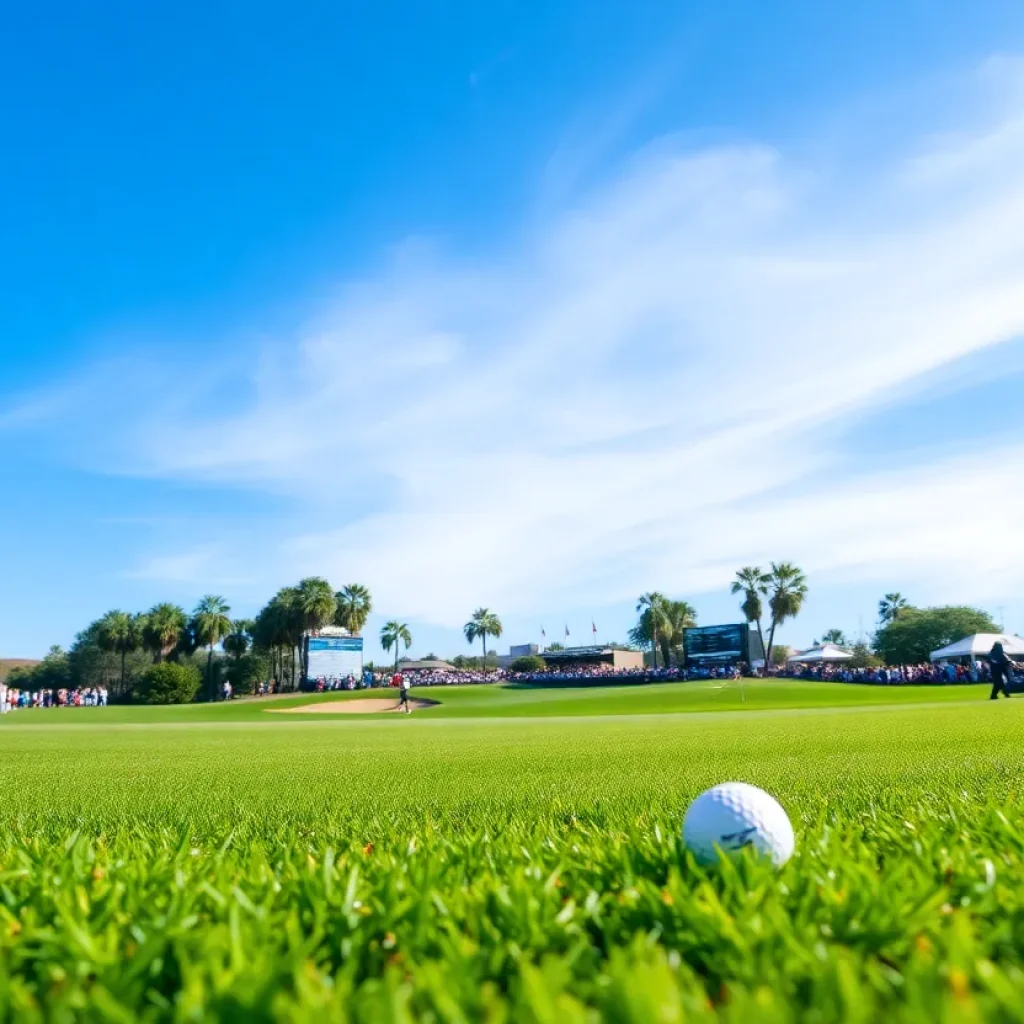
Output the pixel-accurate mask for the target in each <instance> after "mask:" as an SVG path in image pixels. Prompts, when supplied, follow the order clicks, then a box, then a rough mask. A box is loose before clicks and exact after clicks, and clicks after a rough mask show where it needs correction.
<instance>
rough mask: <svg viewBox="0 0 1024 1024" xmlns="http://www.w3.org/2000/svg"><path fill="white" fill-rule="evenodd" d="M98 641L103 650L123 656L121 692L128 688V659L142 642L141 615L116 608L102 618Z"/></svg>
mask: <svg viewBox="0 0 1024 1024" xmlns="http://www.w3.org/2000/svg"><path fill="white" fill-rule="evenodd" d="M96 642H97V644H98V645H99V647H100V649H101V650H104V651H108V652H110V653H112V654H119V655H120V656H121V691H120V692H121V693H122V694H123V693H124V692H125V690H126V688H127V687H126V665H125V663H126V660H127V658H128V655H129V654H130V653H131V652H132V651H137V650H138V649H139V647H140V646H141V644H142V619H141V616H137V615H129V613H128V612H122V611H119V610H116V609H115V610H114V611H110V612H107V614H106V615H104V616H103V618H102V619H100V622H99V630H98V633H97V636H96Z"/></svg>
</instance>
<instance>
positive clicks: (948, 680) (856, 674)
mask: <svg viewBox="0 0 1024 1024" xmlns="http://www.w3.org/2000/svg"><path fill="white" fill-rule="evenodd" d="M770 674H771V675H772V676H775V677H781V678H787V679H812V680H825V681H831V682H836V683H873V684H875V685H881V686H906V685H917V686H920V685H928V684H931V685H947V684H955V683H988V682H991V681H992V670H991V668H990V667H989V664H988V662H987V661H976V662H973V663H972V664H970V665H957V664H954V663H953V662H944V663H941V662H940V663H938V664H931V663H930V662H925V663H924V664H921V665H898V666H894V667H889V666H885V665H882V666H878V667H872V668H850V667H849V666H848V665H844V664H842V663H838V664H825V665H789V666H786V667H785V668H783V669H778V670H773V671H772V672H771V673H770Z"/></svg>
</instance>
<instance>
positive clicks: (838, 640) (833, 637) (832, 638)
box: [821, 629, 846, 647]
mask: <svg viewBox="0 0 1024 1024" xmlns="http://www.w3.org/2000/svg"><path fill="white" fill-rule="evenodd" d="M821 642H822V643H823V644H835V645H836V646H837V647H845V646H846V634H845V633H844V632H843V631H842V630H841V629H826V630H825V632H824V633H822V634H821Z"/></svg>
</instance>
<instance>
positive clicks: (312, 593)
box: [295, 576, 338, 682]
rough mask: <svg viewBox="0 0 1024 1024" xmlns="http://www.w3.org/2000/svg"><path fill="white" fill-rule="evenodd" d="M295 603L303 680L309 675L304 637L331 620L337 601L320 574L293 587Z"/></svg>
mask: <svg viewBox="0 0 1024 1024" xmlns="http://www.w3.org/2000/svg"><path fill="white" fill-rule="evenodd" d="M295 603H296V608H297V610H298V613H299V616H300V623H301V628H302V632H301V636H300V637H299V644H300V647H299V652H300V658H301V664H302V681H303V682H305V680H306V677H307V676H308V675H309V644H308V643H306V637H308V635H309V634H310V633H319V632H320V630H321V629H323V628H324V626H326V625H328V624H329V623H330V622H332V621H333V619H334V613H335V612H336V611H337V608H338V602H337V601H336V600H335V598H334V591H333V590H332V589H331V585H330V583H328V582H327V580H325V579H323V578H322V577H320V576H308V577H307V578H306V579H304V580H300V581H299V585H298V586H297V587H296V588H295Z"/></svg>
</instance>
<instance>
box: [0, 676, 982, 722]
mask: <svg viewBox="0 0 1024 1024" xmlns="http://www.w3.org/2000/svg"><path fill="white" fill-rule="evenodd" d="M987 694H988V690H987V688H986V687H984V686H913V687H895V686H893V687H888V686H851V685H849V684H844V683H812V682H801V681H797V680H790V679H773V680H767V681H765V680H760V681H747V682H745V683H743V684H742V685H740V684H739V683H737V682H733V681H732V680H730V681H728V682H722V681H716V682H692V683H659V684H657V685H637V686H580V687H551V688H545V687H533V686H505V685H480V686H442V687H414V688H413V690H412V695H413V696H414V697H426V698H428V699H430V700H436V701H439V702H440V703H439V704H438V706H436V707H432V708H430V709H429V711H424V712H422V714H423V715H429V717H431V718H509V717H516V718H520V717H531V718H532V717H538V716H561V715H567V716H571V717H579V716H581V715H588V716H589V715H639V714H664V713H668V712H674V713H678V712H701V711H755V710H772V711H778V710H783V709H787V708H813V707H865V706H875V705H880V706H887V705H891V704H897V705H904V704H908V703H927V704H935V703H938V704H945V703H949V702H952V703H962V702H964V701H976V700H978V699H980V698H982V697H984V696H987ZM366 697H370V698H377V699H380V698H390V699H393V700H395V701H396V702H397V699H398V696H397V692H396V691H395V690H391V689H376V690H371V691H359V690H356V691H353V692H347V691H342V692H338V693H321V694H315V693H313V694H301V695H298V696H294V697H291V696H282V695H278V696H276V697H271V698H266V697H265V698H257V699H247V700H239V701H232V702H229V703H226V704H225V703H220V704H191V705H185V706H172V707H132V706H111V707H107V708H62V709H51V710H49V711H38V712H32V713H28V714H17V715H8V716H6V717H5V718H0V729H3V728H4V727H10V728H13V727H16V726H22V727H24V726H26V725H36V724H40V723H45V724H47V725H50V724H53V723H55V722H59V723H60V724H61V725H88V726H90V727H95V725H96V724H97V723H102V724H111V723H114V722H119V723H138V724H147V725H154V724H159V723H170V722H191V723H198V722H216V723H225V722H266V721H268V720H269V719H271V718H272V719H275V720H276V724H278V725H281V724H287V723H289V722H292V723H294V722H298V721H303V719H302V718H301V716H299V715H292V714H288V715H278V714H276V713H273V712H276V711H280V710H284V709H288V708H298V707H303V706H307V705H311V704H323V703H331V702H334V701H347V700H362V699H364V698H366ZM316 717H317V718H318V719H319V720H321V721H322V720H323V718H322V716H321V715H320V714H317V716H316ZM375 717H379V718H388V717H391V716H390V715H388V714H381V715H379V716H375ZM339 721H347V722H349V723H356V722H358V723H359V724H365V721H366V720H365V718H362V717H360V718H359V719H354V718H345V719H339Z"/></svg>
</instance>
